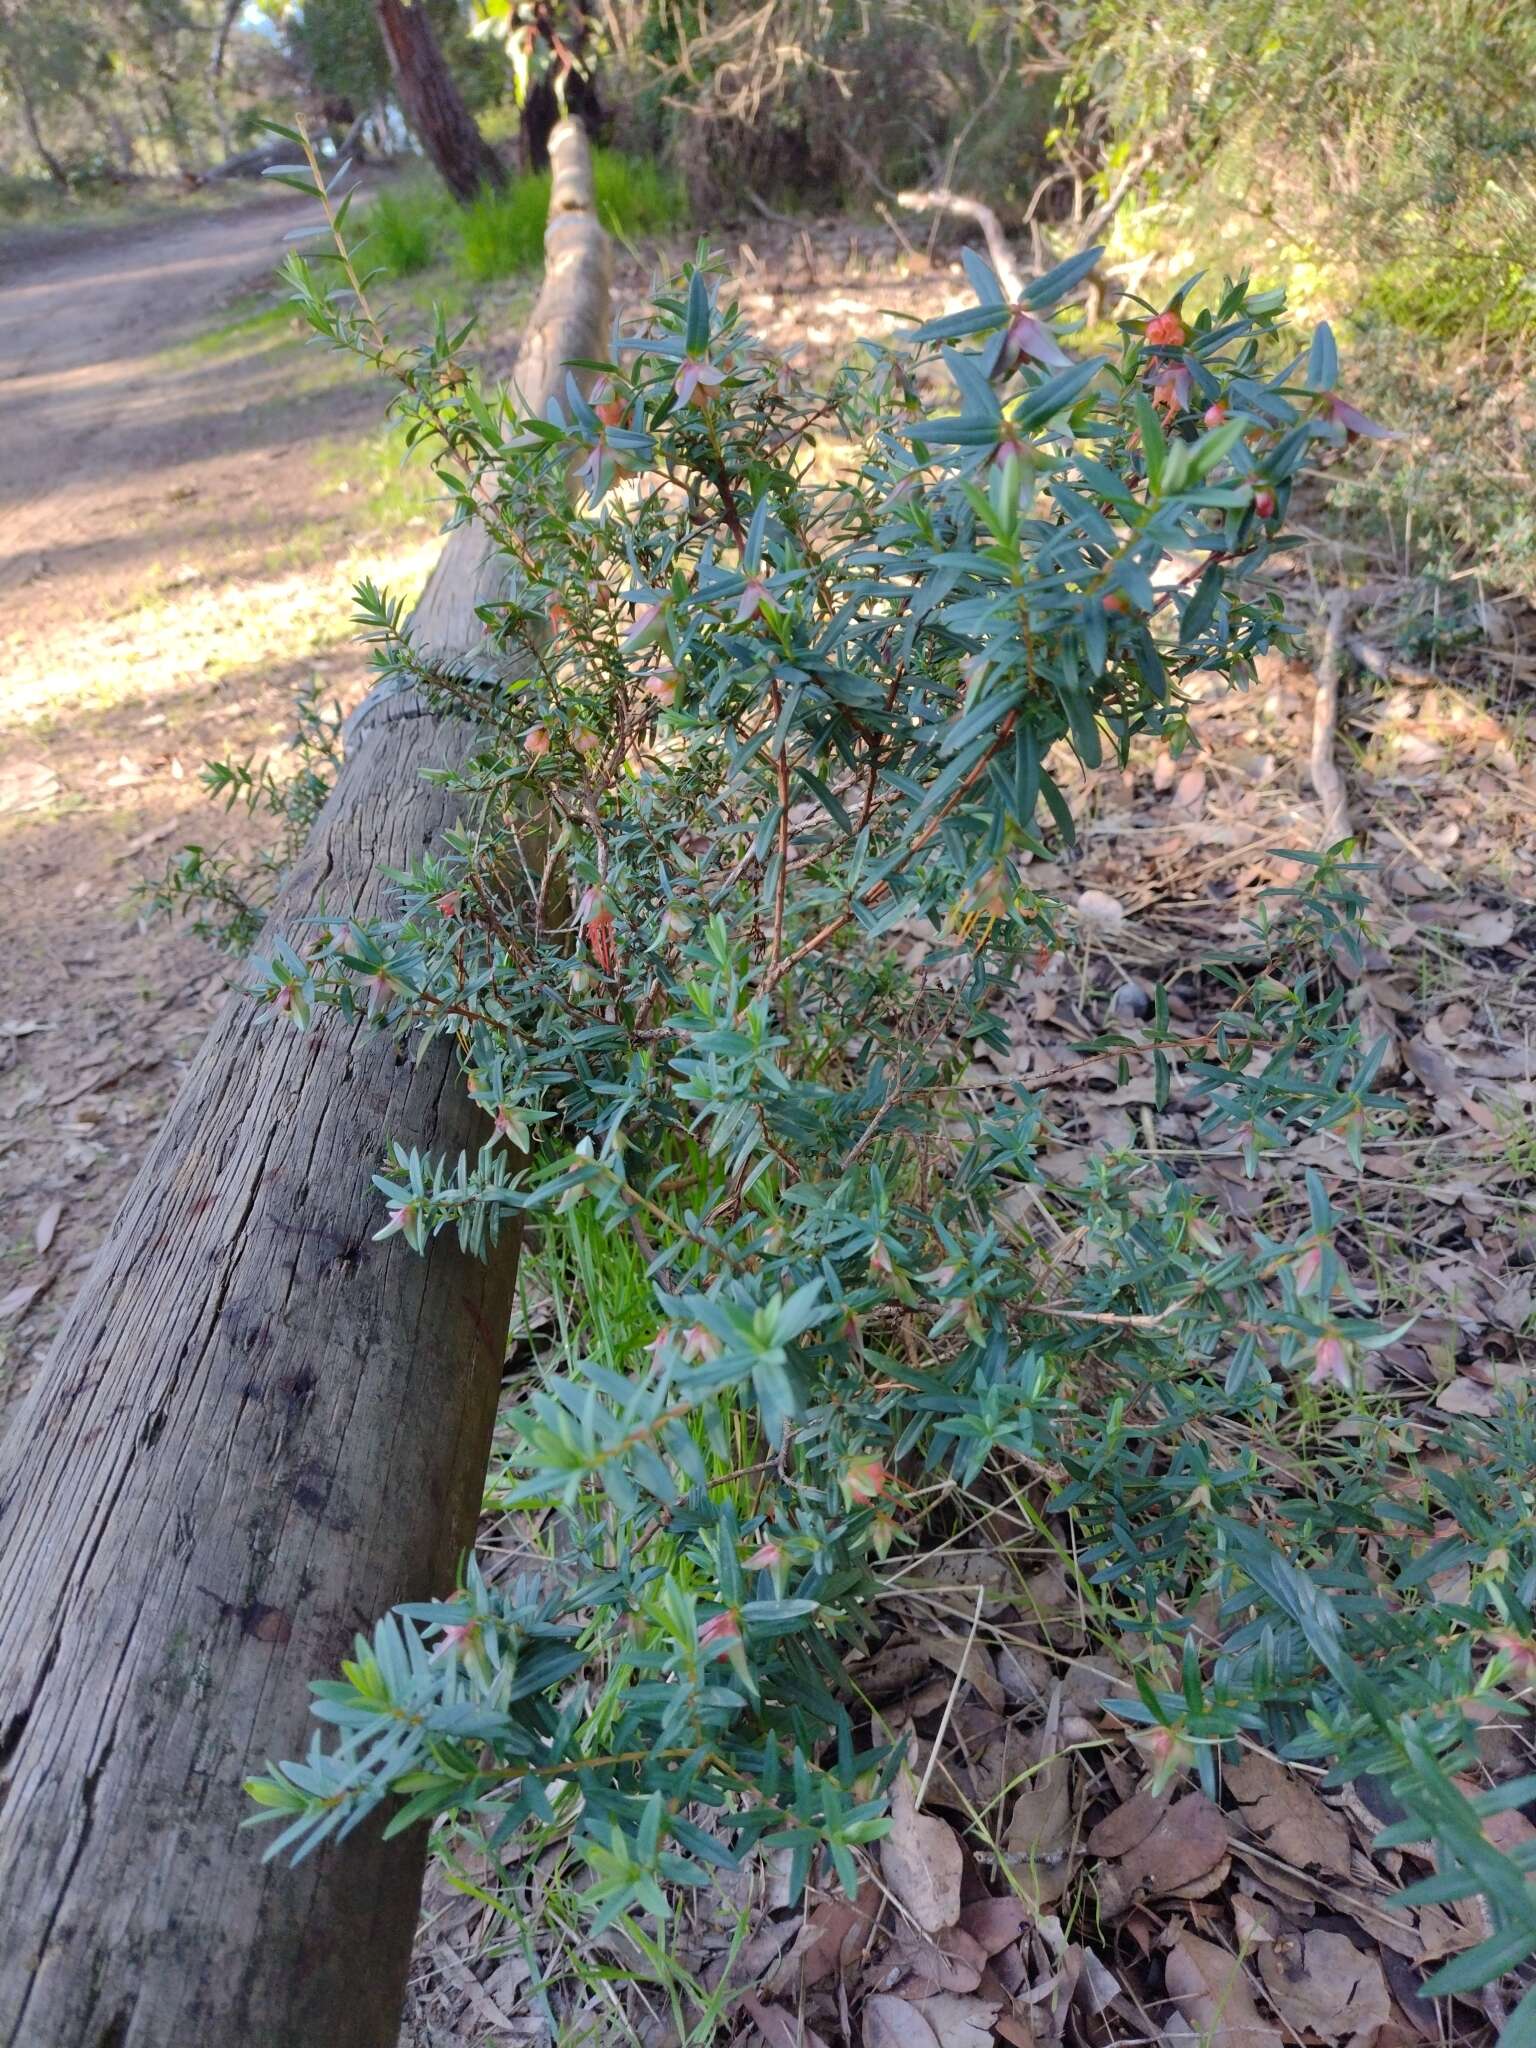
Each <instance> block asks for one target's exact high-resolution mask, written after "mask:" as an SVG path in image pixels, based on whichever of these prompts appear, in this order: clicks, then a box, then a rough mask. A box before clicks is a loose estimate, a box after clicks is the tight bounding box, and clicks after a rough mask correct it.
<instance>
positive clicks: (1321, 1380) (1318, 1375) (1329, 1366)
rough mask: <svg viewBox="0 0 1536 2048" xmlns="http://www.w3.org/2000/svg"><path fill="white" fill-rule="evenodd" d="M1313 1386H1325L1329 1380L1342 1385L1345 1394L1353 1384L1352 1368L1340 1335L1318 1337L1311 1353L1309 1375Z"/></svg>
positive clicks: (1336, 1384) (1350, 1389) (1339, 1385)
mask: <svg viewBox="0 0 1536 2048" xmlns="http://www.w3.org/2000/svg"><path fill="white" fill-rule="evenodd" d="M1309 1378H1310V1381H1311V1384H1312V1385H1313V1386H1314V1387H1326V1386H1327V1385H1328V1383H1329V1382H1330V1381H1332V1382H1333V1384H1334V1385H1335V1386H1338V1387H1342V1388H1343V1390H1344V1392H1345V1393H1346V1394H1347V1393H1349V1392H1351V1391H1352V1389H1353V1387H1354V1384H1355V1374H1354V1368H1353V1367H1352V1366H1351V1364H1350V1362H1349V1352H1348V1351H1347V1350H1346V1349H1345V1346H1344V1340H1343V1338H1342V1337H1320V1338H1319V1339H1318V1344H1317V1349H1316V1351H1314V1352H1313V1354H1312V1371H1311V1373H1310V1375H1309Z"/></svg>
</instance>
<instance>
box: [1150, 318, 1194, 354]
mask: <svg viewBox="0 0 1536 2048" xmlns="http://www.w3.org/2000/svg"><path fill="white" fill-rule="evenodd" d="M1188 339H1189V329H1188V328H1187V327H1186V326H1185V325H1184V322H1183V321H1182V320H1181V319H1180V318H1179V316H1178V314H1177V313H1175V312H1173V311H1172V310H1171V309H1170V310H1169V311H1168V312H1166V313H1154V314H1153V316H1152V318H1151V319H1150V320H1149V321H1148V322H1147V346H1148V348H1182V347H1183V346H1184V344H1185V342H1186V341H1187V340H1188Z"/></svg>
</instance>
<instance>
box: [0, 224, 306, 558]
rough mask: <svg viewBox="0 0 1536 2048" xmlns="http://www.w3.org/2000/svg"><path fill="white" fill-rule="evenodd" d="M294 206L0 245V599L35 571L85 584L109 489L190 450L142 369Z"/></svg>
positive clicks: (174, 392) (207, 306)
mask: <svg viewBox="0 0 1536 2048" xmlns="http://www.w3.org/2000/svg"><path fill="white" fill-rule="evenodd" d="M301 211H302V207H301V203H300V202H299V201H297V200H293V199H290V198H288V197H287V196H286V195H284V196H283V197H281V198H267V199H256V200H253V202H252V203H251V204H250V205H248V206H242V207H240V208H239V209H238V210H235V211H231V212H228V213H217V214H208V215H203V216H200V217H199V216H191V217H188V218H185V219H182V220H177V221H174V222H172V223H170V224H168V225H167V224H165V223H155V224H153V225H148V226H145V227H140V228H131V227H130V228H122V229H117V230H111V231H106V232H98V233H90V234H87V235H84V236H76V235H67V236H63V237H60V238H58V239H57V240H56V241H55V242H54V244H53V246H52V247H51V248H50V247H49V246H48V244H46V243H44V244H43V245H42V247H41V248H40V249H35V250H34V251H33V252H31V253H29V252H28V250H27V248H26V245H25V243H23V244H22V246H21V251H20V255H19V258H18V259H16V260H12V259H9V258H8V257H7V256H6V255H5V253H4V252H3V250H0V386H3V388H4V391H5V437H4V443H3V448H0V591H5V590H10V589H13V588H15V587H16V585H18V584H21V583H25V582H26V580H27V579H28V578H29V577H30V576H33V575H35V574H36V573H37V571H38V570H39V568H40V567H42V566H44V565H45V564H46V565H47V568H48V570H49V572H50V573H53V574H58V573H60V572H61V571H62V573H64V574H66V575H69V574H82V575H89V574H90V573H91V556H92V554H93V552H94V551H95V547H96V546H99V545H100V544H102V543H108V544H111V543H114V542H116V543H118V544H119V545H120V543H121V539H122V533H121V521H120V518H119V516H118V515H119V514H120V511H121V509H122V506H121V501H120V496H119V494H120V492H121V491H122V490H123V488H124V487H125V486H130V485H132V483H133V481H134V480H137V482H138V484H139V485H140V486H141V485H142V480H143V478H144V477H145V475H146V474H147V473H148V472H149V471H150V470H152V469H154V468H157V467H159V466H161V465H162V464H164V463H165V462H166V461H167V460H168V459H169V461H171V462H172V463H175V462H177V461H178V460H183V459H185V457H186V455H187V453H188V452H189V450H191V449H192V448H194V447H195V446H196V442H197V436H198V429H199V424H200V422H199V419H198V416H197V411H196V410H195V409H194V410H193V411H192V412H191V413H189V412H188V410H187V409H186V407H185V403H184V401H185V399H186V397H187V396H188V395H189V394H187V393H186V392H184V391H183V390H180V389H178V380H172V379H167V378H165V377H164V376H158V375H156V374H154V364H153V361H152V358H153V355H154V352H155V351H157V350H160V349H163V348H165V347H166V346H168V345H170V344H173V343H175V342H176V341H178V340H182V339H184V338H186V337H187V336H188V335H190V334H192V333H194V332H195V331H196V330H197V328H198V327H199V326H200V325H202V324H204V323H205V322H206V319H207V317H208V315H209V313H210V311H211V310H212V309H214V308H217V307H219V306H221V305H223V304H224V303H226V302H227V301H228V300H229V298H230V297H231V296H232V294H233V293H234V292H235V291H236V290H237V289H238V288H239V287H240V286H242V285H244V284H247V283H249V282H251V281H252V280H253V279H254V278H256V277H257V276H259V275H260V274H261V273H262V272H264V271H265V270H267V269H268V268H270V266H271V265H272V264H274V263H275V262H276V261H277V260H278V258H279V256H280V254H281V250H282V242H283V235H284V233H285V231H286V230H287V229H288V228H290V227H291V226H292V225H293V224H294V221H295V220H296V219H297V218H298V217H299V215H300V213H301ZM66 564H67V565H68V566H67V567H66Z"/></svg>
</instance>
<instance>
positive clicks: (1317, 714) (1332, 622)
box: [1311, 590, 1354, 849]
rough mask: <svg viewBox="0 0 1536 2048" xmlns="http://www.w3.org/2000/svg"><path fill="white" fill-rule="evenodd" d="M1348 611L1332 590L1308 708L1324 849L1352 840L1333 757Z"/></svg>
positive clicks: (1342, 594) (1343, 594)
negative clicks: (1309, 708) (1312, 696)
mask: <svg viewBox="0 0 1536 2048" xmlns="http://www.w3.org/2000/svg"><path fill="white" fill-rule="evenodd" d="M1349 609H1350V595H1349V592H1348V591H1347V590H1336V591H1335V592H1334V593H1333V595H1332V597H1330V598H1329V600H1328V616H1327V624H1326V626H1325V628H1324V633H1323V652H1322V658H1321V660H1320V661H1319V662H1318V665H1317V697H1316V700H1315V701H1314V703H1313V706H1312V761H1311V776H1312V787H1313V788H1314V789H1315V790H1316V792H1317V794H1318V798H1319V800H1320V802H1321V803H1322V806H1323V841H1322V843H1323V846H1324V848H1325V849H1326V848H1328V847H1331V846H1337V845H1338V844H1339V842H1340V840H1343V839H1352V838H1353V837H1354V827H1353V826H1352V825H1351V824H1350V821H1349V796H1348V793H1347V792H1346V790H1345V788H1344V778H1343V776H1342V775H1341V774H1340V773H1339V766H1338V763H1337V761H1336V760H1335V759H1334V756H1333V749H1334V741H1335V739H1336V737H1337V734H1338V728H1339V678H1340V676H1341V675H1342V673H1343V669H1344V625H1345V621H1346V620H1347V619H1348V617H1349Z"/></svg>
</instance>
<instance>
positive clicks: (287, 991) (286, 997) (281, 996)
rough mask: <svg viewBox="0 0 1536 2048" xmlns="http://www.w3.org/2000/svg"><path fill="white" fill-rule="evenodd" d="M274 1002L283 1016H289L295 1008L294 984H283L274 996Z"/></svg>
mask: <svg viewBox="0 0 1536 2048" xmlns="http://www.w3.org/2000/svg"><path fill="white" fill-rule="evenodd" d="M272 1001H273V1003H274V1004H275V1005H276V1006H277V1008H278V1009H279V1010H281V1011H282V1013H283V1015H284V1016H287V1014H288V1012H289V1011H290V1010H291V1009H292V1008H293V986H292V984H291V983H290V982H286V981H285V982H283V983H282V984H281V986H280V987H279V988H278V990H277V992H276V994H275V995H274V996H273V998H272Z"/></svg>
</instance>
